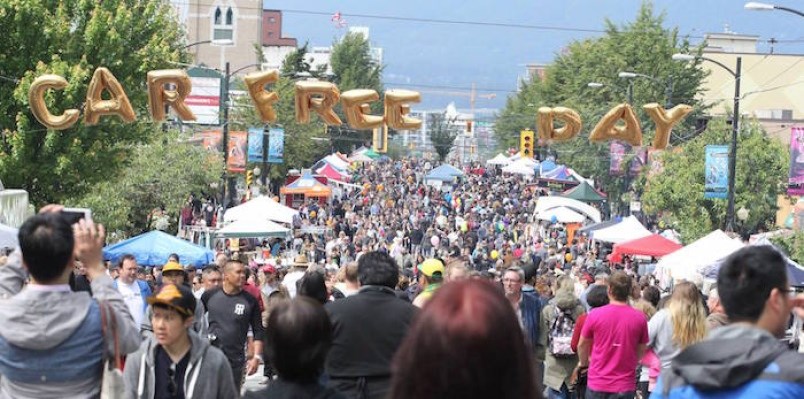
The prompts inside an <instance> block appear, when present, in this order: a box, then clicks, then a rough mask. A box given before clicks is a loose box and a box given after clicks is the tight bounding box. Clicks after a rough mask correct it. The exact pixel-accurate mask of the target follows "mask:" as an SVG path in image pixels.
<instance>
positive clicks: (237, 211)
mask: <svg viewBox="0 0 804 399" xmlns="http://www.w3.org/2000/svg"><path fill="white" fill-rule="evenodd" d="M298 214H299V211H297V210H295V209H293V208H290V207H287V206H285V205H282V204H280V203H278V202H276V201H274V200H273V199H271V198H269V197H266V196H261V197H257V198H254V199H252V200H251V201H248V202H246V203H245V204H242V205H238V206H236V207H234V208H230V209H229V210H227V211H226V213H225V214H224V215H223V221H224V222H226V223H229V222H234V221H236V220H241V219H253V220H272V221H274V222H279V223H293V217H294V216H296V215H298Z"/></svg>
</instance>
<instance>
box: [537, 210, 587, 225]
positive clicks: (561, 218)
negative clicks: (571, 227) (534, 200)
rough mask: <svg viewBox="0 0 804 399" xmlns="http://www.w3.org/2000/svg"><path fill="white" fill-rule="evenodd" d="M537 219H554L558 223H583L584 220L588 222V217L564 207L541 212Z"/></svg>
mask: <svg viewBox="0 0 804 399" xmlns="http://www.w3.org/2000/svg"><path fill="white" fill-rule="evenodd" d="M536 217H537V218H538V219H539V220H550V221H552V220H553V218H555V219H556V221H557V222H558V223H581V222H583V221H584V220H586V216H584V215H581V214H580V213H578V212H575V211H573V210H572V209H569V208H567V207H563V206H559V207H557V208H551V209H548V210H545V211H543V212H539V214H538V215H537V216H536Z"/></svg>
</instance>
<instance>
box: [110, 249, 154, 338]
mask: <svg viewBox="0 0 804 399" xmlns="http://www.w3.org/2000/svg"><path fill="white" fill-rule="evenodd" d="M138 268H139V266H138V265H137V259H135V258H134V256H132V255H123V258H122V261H121V263H120V276H119V277H118V278H117V280H115V281H114V283H115V288H117V291H119V292H120V295H122V296H123V300H124V301H125V302H126V305H127V306H128V311H129V313H131V316H132V317H133V318H134V324H135V325H136V326H137V328H139V327H140V326H141V325H142V318H143V316H144V315H145V309H146V307H147V303H146V302H145V300H146V299H147V298H148V297H149V296H151V288H150V287H149V286H148V283H146V282H145V281H142V280H138V279H137V270H138Z"/></svg>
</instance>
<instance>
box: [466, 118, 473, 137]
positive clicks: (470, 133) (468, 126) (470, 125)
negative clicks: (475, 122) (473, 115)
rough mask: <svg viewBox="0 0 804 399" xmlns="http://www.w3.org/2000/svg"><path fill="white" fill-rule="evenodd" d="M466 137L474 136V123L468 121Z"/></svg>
mask: <svg viewBox="0 0 804 399" xmlns="http://www.w3.org/2000/svg"><path fill="white" fill-rule="evenodd" d="M466 135H467V136H471V135H472V121H466Z"/></svg>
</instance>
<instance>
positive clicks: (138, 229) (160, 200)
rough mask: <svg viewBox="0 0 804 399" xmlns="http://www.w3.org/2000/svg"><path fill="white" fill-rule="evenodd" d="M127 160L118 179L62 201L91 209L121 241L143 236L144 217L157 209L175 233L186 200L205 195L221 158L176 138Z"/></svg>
mask: <svg viewBox="0 0 804 399" xmlns="http://www.w3.org/2000/svg"><path fill="white" fill-rule="evenodd" d="M130 155H131V160H132V161H131V163H130V164H129V165H127V166H126V167H125V168H124V169H123V170H122V171H121V172H120V173H119V175H117V176H115V177H114V178H111V179H108V180H105V181H103V182H101V183H99V184H97V185H95V186H94V187H93V188H92V189H91V190H89V191H87V192H84V193H81V194H80V195H78V196H76V197H74V198H71V199H67V200H65V203H66V204H68V205H73V206H81V207H87V208H90V209H92V215H93V219H95V221H97V222H100V223H103V224H104V225H105V226H106V228H107V230H108V231H109V232H117V233H118V234H120V235H123V236H132V235H136V234H139V233H142V232H144V231H147V230H148V225H147V223H148V215H149V214H150V213H151V211H152V210H154V209H156V208H159V207H162V206H164V207H165V210H166V211H167V213H168V215H169V216H170V221H171V226H170V230H172V231H176V228H177V225H176V222H177V220H178V217H179V215H180V211H181V207H182V206H183V205H184V204H185V203H186V201H187V197H188V195H189V194H190V193H196V194H200V193H203V192H209V190H210V184H211V183H213V182H218V180H219V179H220V171H221V169H222V166H223V160H222V159H221V156H220V154H215V153H211V152H209V151H206V150H205V149H204V148H202V147H200V146H195V145H192V144H189V143H187V142H182V141H181V140H179V136H178V135H177V134H176V132H167V133H165V137H164V138H157V139H155V140H153V141H152V142H151V143H148V144H143V145H138V146H136V147H134V148H133V149H132V150H131V154H130Z"/></svg>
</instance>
